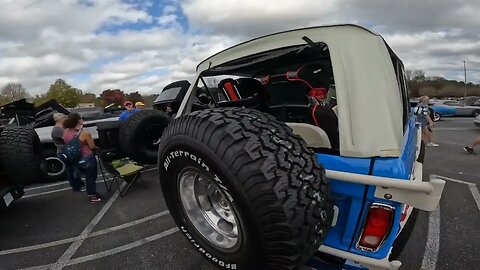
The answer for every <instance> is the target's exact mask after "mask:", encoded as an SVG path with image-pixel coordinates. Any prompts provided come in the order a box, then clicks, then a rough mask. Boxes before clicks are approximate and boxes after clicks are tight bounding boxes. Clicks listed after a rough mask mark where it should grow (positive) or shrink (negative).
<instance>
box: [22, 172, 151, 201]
mask: <svg viewBox="0 0 480 270" xmlns="http://www.w3.org/2000/svg"><path fill="white" fill-rule="evenodd" d="M156 169H157V168H150V169H146V170H143V171H142V173H143V172H151V171H154V170H156ZM97 176H98V177H101V176H102V175H101V174H99V175H97ZM106 181H107V182H108V181H111V179H107V180H106ZM101 182H103V180H98V181H97V182H96V183H97V184H98V183H101ZM64 184H68V181H63V182H60V183H55V184H49V185H44V186H38V187H31V188H27V189H25V191H29V190H36V189H43V188H49V187H54V186H60V185H64ZM71 189H72V188H70V187H68V188H60V189H54V190H50V191H45V192H39V193H34V194H29V195H25V196H23V197H22V198H31V197H37V196H43V195H47V194H52V193H56V192H62V191H66V190H71Z"/></svg>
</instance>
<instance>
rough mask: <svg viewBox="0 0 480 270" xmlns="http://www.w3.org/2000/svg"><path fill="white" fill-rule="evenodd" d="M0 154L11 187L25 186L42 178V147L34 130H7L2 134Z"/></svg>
mask: <svg viewBox="0 0 480 270" xmlns="http://www.w3.org/2000/svg"><path fill="white" fill-rule="evenodd" d="M0 153H1V159H2V164H3V167H4V170H5V171H6V172H7V175H8V178H9V184H10V185H12V186H25V185H28V184H32V183H34V182H37V181H38V180H39V178H40V177H41V170H40V164H41V145H40V139H39V138H38V135H37V133H36V132H35V130H34V129H33V128H30V127H8V128H5V129H4V130H3V131H2V133H1V134H0Z"/></svg>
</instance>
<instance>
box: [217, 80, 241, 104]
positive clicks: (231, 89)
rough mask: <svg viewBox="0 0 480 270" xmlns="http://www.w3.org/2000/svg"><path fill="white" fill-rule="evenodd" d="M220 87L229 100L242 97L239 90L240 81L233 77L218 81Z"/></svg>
mask: <svg viewBox="0 0 480 270" xmlns="http://www.w3.org/2000/svg"><path fill="white" fill-rule="evenodd" d="M218 88H219V89H222V91H223V93H224V94H225V96H226V97H227V100H228V101H236V100H239V99H241V98H242V97H241V96H240V94H239V92H238V83H237V81H235V80H234V79H232V78H227V79H223V80H221V81H220V82H219V83H218Z"/></svg>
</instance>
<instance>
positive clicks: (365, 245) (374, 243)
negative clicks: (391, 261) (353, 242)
mask: <svg viewBox="0 0 480 270" xmlns="http://www.w3.org/2000/svg"><path fill="white" fill-rule="evenodd" d="M394 210H395V208H393V207H391V206H389V205H386V204H372V206H370V209H369V210H368V214H367V218H366V220H365V223H364V225H363V230H362V234H361V235H360V239H359V240H358V243H357V248H359V249H361V250H365V251H375V250H377V249H378V248H379V247H380V245H381V244H382V243H383V240H385V238H386V237H387V236H388V234H389V233H390V230H391V229H392V221H393V215H394V212H395V211H394Z"/></svg>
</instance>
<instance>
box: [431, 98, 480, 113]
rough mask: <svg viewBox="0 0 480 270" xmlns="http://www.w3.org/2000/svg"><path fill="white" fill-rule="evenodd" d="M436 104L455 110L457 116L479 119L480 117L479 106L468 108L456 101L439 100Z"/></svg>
mask: <svg viewBox="0 0 480 270" xmlns="http://www.w3.org/2000/svg"><path fill="white" fill-rule="evenodd" d="M435 104H442V105H446V106H451V107H454V108H455V116H474V117H477V116H478V115H480V107H479V106H468V105H465V104H464V103H462V102H460V101H456V100H445V101H443V100H438V101H436V102H435Z"/></svg>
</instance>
